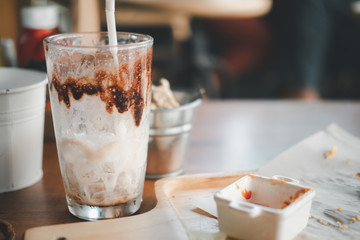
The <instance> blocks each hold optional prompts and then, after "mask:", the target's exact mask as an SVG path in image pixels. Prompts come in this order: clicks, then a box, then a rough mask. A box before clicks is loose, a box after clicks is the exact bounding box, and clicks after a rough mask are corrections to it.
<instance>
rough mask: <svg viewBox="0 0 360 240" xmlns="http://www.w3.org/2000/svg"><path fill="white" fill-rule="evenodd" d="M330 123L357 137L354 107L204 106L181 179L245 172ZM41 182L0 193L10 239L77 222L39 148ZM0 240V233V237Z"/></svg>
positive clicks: (358, 112)
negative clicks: (34, 229) (12, 234)
mask: <svg viewBox="0 0 360 240" xmlns="http://www.w3.org/2000/svg"><path fill="white" fill-rule="evenodd" d="M332 122H336V123H338V124H339V125H340V126H341V127H343V128H344V129H345V130H347V131H349V132H350V133H352V134H354V135H356V136H360V103H359V102H337V101H336V102H328V101H326V102H323V101H319V102H303V101H241V100H236V101H204V102H203V103H202V105H201V106H200V107H199V109H198V112H197V115H196V119H195V123H194V129H193V132H192V138H191V144H190V148H189V152H188V157H187V164H186V171H185V174H195V173H215V172H216V173H217V172H234V171H241V170H251V169H257V168H260V167H262V166H263V165H264V164H266V163H267V162H269V161H270V160H271V159H273V158H275V157H276V156H277V155H279V154H280V153H281V152H283V151H284V150H286V149H287V148H289V147H290V146H292V145H294V144H295V143H297V142H299V141H301V140H303V139H304V138H306V137H308V136H310V135H312V134H314V133H315V132H317V131H321V130H323V129H324V128H326V127H327V126H328V125H329V124H330V123H332ZM43 169H44V176H43V178H42V179H41V180H40V181H39V182H38V183H36V184H34V185H33V186H30V187H28V188H25V189H22V190H19V191H14V192H9V193H1V194H0V219H2V220H5V221H8V222H10V223H11V224H12V225H13V226H14V228H15V231H16V239H23V235H24V232H25V230H26V229H28V228H31V227H37V226H43V225H52V224H60V223H71V222H79V221H82V220H79V219H77V218H76V217H73V216H72V215H71V214H70V213H69V212H68V210H67V206H66V201H65V193H64V189H63V185H62V180H61V175H60V170H59V164H58V159H57V152H56V146H55V143H54V142H46V143H45V144H44V158H43ZM143 197H144V201H143V204H142V206H141V209H140V211H139V213H138V214H141V213H144V212H147V211H149V210H151V209H152V208H154V207H155V205H156V199H155V195H154V181H152V180H146V182H145V187H144V196H143ZM0 239H1V234H0Z"/></svg>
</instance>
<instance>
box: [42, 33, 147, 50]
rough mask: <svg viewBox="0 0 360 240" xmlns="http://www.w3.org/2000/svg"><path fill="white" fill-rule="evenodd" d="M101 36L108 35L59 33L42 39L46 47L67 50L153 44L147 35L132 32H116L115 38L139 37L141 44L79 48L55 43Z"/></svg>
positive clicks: (84, 46) (135, 46) (105, 34)
mask: <svg viewBox="0 0 360 240" xmlns="http://www.w3.org/2000/svg"><path fill="white" fill-rule="evenodd" d="M96 35H98V36H101V37H104V36H105V37H108V33H107V32H84V33H60V34H56V35H51V36H48V37H46V38H44V40H43V42H44V43H45V44H46V45H48V46H54V47H55V46H57V47H63V48H67V49H70V48H72V49H105V48H106V49H109V48H118V49H121V48H127V49H128V48H131V47H134V48H137V47H142V46H148V45H152V44H153V41H154V39H153V37H151V36H150V35H147V34H142V33H133V32H116V35H117V37H119V36H128V37H129V36H136V37H141V38H143V39H144V40H143V41H141V42H136V43H124V44H119V43H118V44H117V45H98V46H96V45H83V46H79V45H75V46H73V45H66V44H62V43H59V42H57V41H59V40H66V39H71V38H76V37H81V36H96Z"/></svg>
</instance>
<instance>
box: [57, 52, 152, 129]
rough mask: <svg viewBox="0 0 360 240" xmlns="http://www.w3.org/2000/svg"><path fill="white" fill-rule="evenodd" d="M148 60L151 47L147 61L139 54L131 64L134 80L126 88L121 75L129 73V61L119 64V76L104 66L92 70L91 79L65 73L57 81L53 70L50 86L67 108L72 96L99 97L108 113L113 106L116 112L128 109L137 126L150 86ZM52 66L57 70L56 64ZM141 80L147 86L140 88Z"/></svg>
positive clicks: (77, 97)
mask: <svg viewBox="0 0 360 240" xmlns="http://www.w3.org/2000/svg"><path fill="white" fill-rule="evenodd" d="M151 59H152V49H150V51H148V53H147V55H146V59H145V61H146V64H144V62H143V61H144V59H143V58H141V57H140V58H139V59H138V60H136V62H135V63H134V66H133V69H134V70H133V76H132V79H133V81H132V84H131V86H130V87H129V89H128V90H125V84H126V79H125V78H124V76H128V75H129V74H130V71H129V64H128V63H123V64H122V65H121V66H120V67H119V72H118V76H117V75H116V74H112V73H110V72H107V71H106V70H104V69H98V70H95V74H94V78H90V77H88V76H86V77H79V78H73V77H71V76H68V77H67V78H66V80H65V81H64V82H60V81H59V79H58V78H57V75H56V73H53V74H52V81H51V86H50V88H51V89H55V90H56V92H57V93H58V100H59V102H60V103H61V102H64V104H65V106H66V107H67V108H68V109H69V108H70V106H71V101H70V98H71V96H72V98H73V99H74V100H76V101H79V100H81V98H82V97H83V96H84V95H89V96H100V99H101V101H103V102H104V103H105V105H106V111H107V112H108V113H109V114H111V113H112V112H113V109H114V107H115V108H116V109H117V111H118V112H119V113H124V112H126V111H131V113H132V115H133V118H134V121H135V124H136V126H139V125H140V122H141V118H142V113H143V110H144V107H145V106H146V105H147V99H148V96H149V89H150V86H151ZM54 69H56V67H55V66H54ZM144 71H146V76H145V78H146V79H144V78H143V72H144ZM144 81H147V85H146V86H145V87H146V89H143V88H144V87H143V85H142V83H143V82H144ZM144 91H145V99H144V97H143V96H144V94H143V93H144Z"/></svg>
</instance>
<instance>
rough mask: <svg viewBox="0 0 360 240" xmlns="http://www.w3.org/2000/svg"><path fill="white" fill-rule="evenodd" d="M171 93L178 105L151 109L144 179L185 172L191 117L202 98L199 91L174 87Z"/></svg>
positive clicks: (191, 125)
mask: <svg viewBox="0 0 360 240" xmlns="http://www.w3.org/2000/svg"><path fill="white" fill-rule="evenodd" d="M174 95H175V98H176V99H177V100H178V101H179V103H180V106H179V107H176V108H171V109H157V110H151V114H150V117H151V119H150V136H149V149H148V159H147V168H146V178H147V179H158V178H162V177H168V176H175V175H179V174H181V173H183V172H184V167H185V163H186V161H185V159H186V153H187V149H188V145H189V141H190V134H191V130H192V127H193V120H194V116H195V112H196V109H197V107H198V106H199V105H200V103H201V101H202V99H201V93H200V91H194V92H187V91H174Z"/></svg>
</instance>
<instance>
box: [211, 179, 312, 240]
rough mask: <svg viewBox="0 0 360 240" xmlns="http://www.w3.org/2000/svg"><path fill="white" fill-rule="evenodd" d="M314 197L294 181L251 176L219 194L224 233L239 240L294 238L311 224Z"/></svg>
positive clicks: (217, 204) (221, 228) (310, 191)
mask: <svg viewBox="0 0 360 240" xmlns="http://www.w3.org/2000/svg"><path fill="white" fill-rule="evenodd" d="M314 195H315V190H314V189H312V188H308V187H304V186H300V185H299V182H298V181H296V180H294V179H291V178H287V177H281V176H273V177H272V178H268V177H262V176H257V175H252V174H250V175H247V176H245V177H242V178H241V179H239V180H237V181H236V182H234V183H232V184H231V185H229V186H227V187H225V188H224V189H222V190H220V191H218V192H217V193H216V194H215V202H216V206H217V212H218V220H219V228H220V231H222V232H225V233H226V234H227V235H228V236H230V237H233V238H239V239H252V240H255V239H276V240H284V239H293V238H294V237H295V236H296V235H297V234H298V233H300V232H301V231H302V230H303V229H304V228H305V227H306V225H307V222H308V219H309V214H310V208H311V202H312V198H313V197H314Z"/></svg>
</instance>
